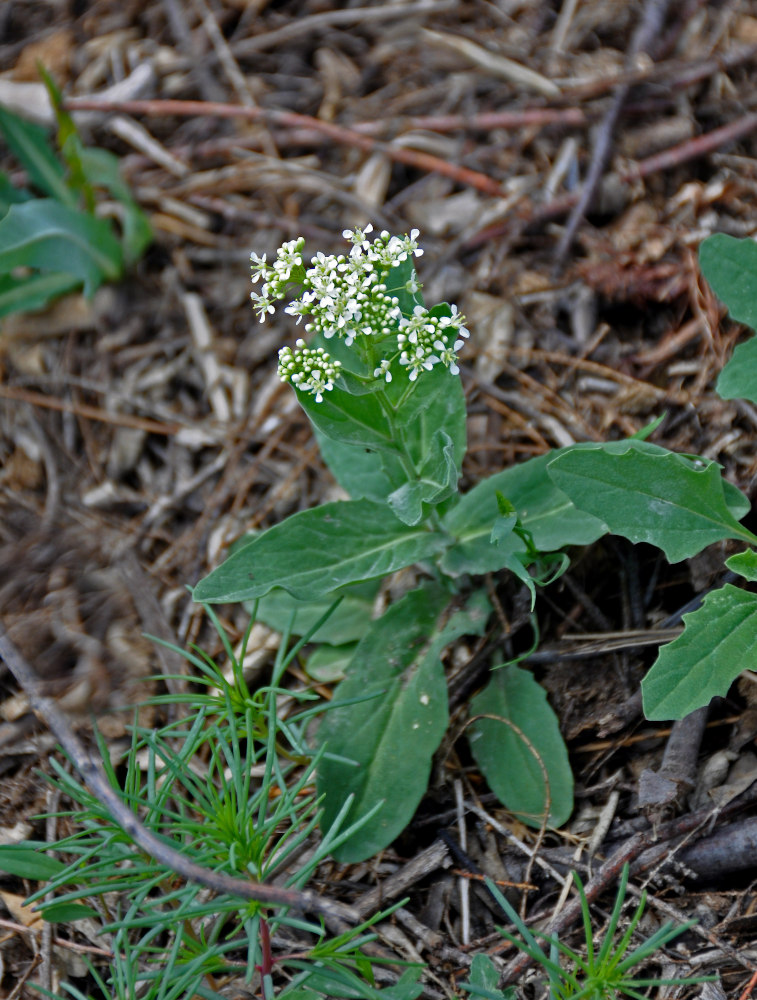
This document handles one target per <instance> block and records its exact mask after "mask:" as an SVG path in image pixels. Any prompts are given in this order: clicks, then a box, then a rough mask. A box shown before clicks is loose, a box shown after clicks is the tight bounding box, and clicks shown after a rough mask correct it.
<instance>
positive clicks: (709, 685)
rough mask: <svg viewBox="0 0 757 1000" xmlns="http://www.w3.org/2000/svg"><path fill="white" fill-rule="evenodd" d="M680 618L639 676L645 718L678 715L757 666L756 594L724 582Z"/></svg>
mask: <svg viewBox="0 0 757 1000" xmlns="http://www.w3.org/2000/svg"><path fill="white" fill-rule="evenodd" d="M683 620H684V624H685V628H684V630H683V632H682V634H681V635H679V636H678V638H677V639H674V640H673V642H669V643H668V644H667V645H666V646H663V647H662V649H661V650H660V653H659V655H658V657H657V659H656V660H655V662H654V664H653V665H652V667H651V669H650V670H649V672H648V673H647V675H646V677H645V678H644V680H643V681H642V682H641V693H642V697H643V702H644V714H645V715H646V717H647V718H648V719H659V720H662V719H682V718H683V717H684V716H685V715H688V714H689V712H693V711H695V710H696V709H697V708H701V707H702V706H703V705H707V704H709V702H710V700H711V699H712V698H714V697H715V696H716V695H722V696H724V695H726V694H727V692H728V688H729V687H730V686H731V684H732V682H733V681H734V680H735V679H736V678H737V677H738V676H739V674H740V673H741V671H742V670H754V669H755V668H757V594H751V593H749V592H748V591H746V590H740V589H739V588H738V587H734V586H732V585H731V584H730V583H728V584H726V585H725V586H724V587H721V589H720V590H715V591H713V592H712V593H710V594H708V595H707V596H706V597H705V599H704V603H703V604H702V606H701V608H698V609H697V610H696V611H692V612H691V614H688V615H684V616H683Z"/></svg>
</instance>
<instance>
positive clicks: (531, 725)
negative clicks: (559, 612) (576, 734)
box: [468, 665, 573, 827]
mask: <svg viewBox="0 0 757 1000" xmlns="http://www.w3.org/2000/svg"><path fill="white" fill-rule="evenodd" d="M470 711H471V715H472V716H476V715H486V716H490V718H485V719H477V720H476V721H475V722H474V723H473V724H472V725H471V727H470V730H469V737H468V739H469V742H470V747H471V751H472V753H473V756H474V757H475V759H476V763H477V764H478V766H479V767H480V768H481V772H482V773H483V775H484V777H485V778H486V781H487V784H488V785H489V787H490V788H491V790H492V791H493V792H494V794H495V795H496V796H497V798H498V799H499V800H500V802H502V804H503V805H505V806H506V807H507V808H508V809H509V810H511V812H513V813H515V814H516V815H517V816H518V818H519V819H521V820H522V821H523V822H524V823H527V824H528V825H529V826H536V827H538V826H541V824H542V822H543V820H544V813H545V811H546V808H547V804H548V803H549V817H548V822H549V824H550V825H551V826H560V825H561V824H562V823H564V822H565V821H566V820H567V819H568V817H569V816H570V814H571V812H572V810H573V774H572V772H571V769H570V762H569V760H568V751H567V749H566V747H565V742H564V740H563V738H562V735H561V734H560V726H559V724H558V721H557V716H556V715H555V713H554V712H553V711H552V708H551V706H550V705H549V702H548V701H547V694H546V692H545V691H544V689H543V688H542V687H540V686H539V685H538V684H537V683H536V681H535V680H534V678H533V675H532V674H530V673H529V672H528V671H527V670H521V669H520V668H519V667H516V666H512V665H511V666H507V667H500V668H499V669H497V670H494V671H493V673H492V678H491V680H490V681H489V683H488V684H487V686H486V687H485V688H484V690H483V691H481V693H480V694H478V695H476V697H475V698H474V699H473V700H472V701H471V707H470ZM545 774H546V776H547V783H545V780H544V775H545ZM547 785H548V790H549V794H547Z"/></svg>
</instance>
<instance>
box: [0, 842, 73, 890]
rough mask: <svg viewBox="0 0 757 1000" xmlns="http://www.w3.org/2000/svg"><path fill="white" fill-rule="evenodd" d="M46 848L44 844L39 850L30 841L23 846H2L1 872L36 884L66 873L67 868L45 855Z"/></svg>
mask: <svg viewBox="0 0 757 1000" xmlns="http://www.w3.org/2000/svg"><path fill="white" fill-rule="evenodd" d="M45 847H47V844H42V845H40V850H37V849H36V847H35V846H34V844H32V843H30V842H29V841H27V842H25V843H22V844H3V845H1V846H0V871H3V872H7V873H8V874H9V875H17V876H18V877H19V878H28V879H31V880H32V881H35V882H46V881H47V880H48V879H51V878H53V877H54V876H56V875H58V874H59V873H60V872H62V871H64V870H65V868H66V866H65V865H64V864H62V862H60V861H57V860H56V859H55V858H51V857H49V856H48V855H47V854H44V853H43V851H44V849H45Z"/></svg>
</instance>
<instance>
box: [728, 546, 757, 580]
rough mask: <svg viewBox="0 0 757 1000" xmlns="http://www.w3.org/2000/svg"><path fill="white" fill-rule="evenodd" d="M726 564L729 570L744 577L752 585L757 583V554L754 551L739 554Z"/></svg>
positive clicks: (749, 550) (748, 550)
mask: <svg viewBox="0 0 757 1000" xmlns="http://www.w3.org/2000/svg"><path fill="white" fill-rule="evenodd" d="M725 564H726V566H727V567H728V569H730V570H733V572H734V573H738V574H739V575H740V576H743V577H744V579H745V580H749V581H750V583H757V552H755V551H754V550H753V549H747V550H746V551H745V552H738V553H737V554H736V555H735V556H731V558H730V559H726V561H725Z"/></svg>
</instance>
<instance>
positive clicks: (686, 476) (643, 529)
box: [548, 440, 757, 562]
mask: <svg viewBox="0 0 757 1000" xmlns="http://www.w3.org/2000/svg"><path fill="white" fill-rule="evenodd" d="M548 472H549V475H550V477H551V478H552V480H553V481H554V483H555V484H556V486H557V487H558V488H559V489H561V490H562V491H563V492H564V493H565V494H566V495H567V496H569V497H570V498H571V500H572V501H573V503H574V504H575V505H576V507H578V508H580V509H582V510H584V511H587V512H588V513H589V514H592V515H594V516H595V517H597V518H601V519H602V520H603V521H604V523H605V524H606V525H607V528H608V529H609V530H610V531H611V532H613V533H614V534H617V535H622V536H623V537H624V538H628V539H629V540H630V541H632V542H647V543H649V544H651V545H656V546H657V547H658V548H660V549H662V550H663V552H664V553H665V555H666V557H667V558H668V560H669V561H670V562H678V561H680V560H681V559H686V558H687V557H690V556H693V555H696V553H698V552H700V551H701V550H702V549H703V548H705V546H707V545H710V544H711V543H712V542H717V541H720V540H721V539H724V538H738V539H743V540H746V541H757V538H755V536H754V535H752V533H751V532H750V531H747V529H746V528H744V527H742V525H740V524H739V523H738V521H736V519H735V518H734V516H733V514H732V513H731V511H730V509H729V504H728V502H727V500H726V494H725V487H724V481H723V479H722V478H721V475H720V472H719V468H718V466H717V465H716V464H715V463H714V462H710V463H706V462H703V461H696V460H692V459H691V458H689V457H687V456H684V455H676V454H674V453H673V452H667V451H665V450H664V449H655V448H654V446H653V445H649V444H647V443H646V442H641V441H636V440H629V441H617V442H611V443H609V444H589V445H584V446H582V447H580V448H573V449H570V450H568V451H566V452H564V453H563V454H561V455H559V456H557V457H556V458H554V459H553V460H552V461H551V462H550V463H549V467H548Z"/></svg>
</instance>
